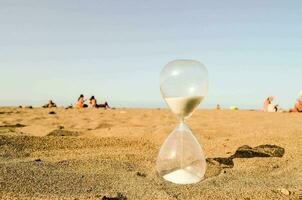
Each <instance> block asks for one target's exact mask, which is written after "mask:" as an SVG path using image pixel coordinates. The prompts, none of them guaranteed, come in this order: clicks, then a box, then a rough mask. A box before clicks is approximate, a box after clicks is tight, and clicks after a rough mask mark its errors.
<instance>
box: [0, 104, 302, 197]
mask: <svg viewBox="0 0 302 200" xmlns="http://www.w3.org/2000/svg"><path fill="white" fill-rule="evenodd" d="M51 111H54V112H55V113H53V114H49V113H50V112H51ZM176 124H177V121H176V119H175V116H174V114H172V113H171V112H170V111H169V110H168V109H165V110H163V109H116V110H102V109H99V110H94V109H86V110H76V109H69V110H65V109H62V108H56V109H26V108H22V109H19V108H0V198H1V199H102V198H103V199H106V198H109V197H117V198H116V199H302V167H301V166H302V126H301V124H302V115H301V114H299V113H297V114H289V113H262V112H255V111H214V110H196V111H195V113H194V115H193V116H192V117H191V118H190V119H189V120H188V124H189V126H190V128H191V129H192V130H193V132H194V135H195V136H196V138H197V140H198V141H199V143H200V144H202V145H203V149H204V152H205V154H206V156H207V158H208V165H207V172H206V175H205V180H203V181H201V182H199V183H197V184H192V185H176V184H173V183H170V182H167V181H165V180H164V179H163V178H160V177H158V175H157V174H156V169H155V163H156V158H157V155H158V151H159V148H160V145H161V144H162V143H163V142H164V140H165V138H166V137H167V136H168V134H169V133H170V132H171V131H172V130H173V129H174V128H175V126H176ZM262 144H273V145H278V146H280V147H283V148H284V149H285V154H284V155H283V157H254V158H245V157H242V158H239V157H236V158H233V160H231V161H230V160H229V159H223V158H227V157H230V156H231V155H232V154H234V153H235V151H236V150H237V149H238V148H239V147H241V146H243V145H249V146H251V147H255V146H259V145H262ZM105 197H106V198H105Z"/></svg>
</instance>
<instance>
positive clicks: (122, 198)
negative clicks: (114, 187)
mask: <svg viewBox="0 0 302 200" xmlns="http://www.w3.org/2000/svg"><path fill="white" fill-rule="evenodd" d="M102 200H127V197H126V196H124V195H123V194H122V193H119V192H118V193H117V196H116V197H107V196H103V198H102Z"/></svg>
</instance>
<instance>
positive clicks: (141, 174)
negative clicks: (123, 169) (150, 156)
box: [136, 172, 147, 177]
mask: <svg viewBox="0 0 302 200" xmlns="http://www.w3.org/2000/svg"><path fill="white" fill-rule="evenodd" d="M136 175H137V176H140V177H146V176H147V175H146V174H145V173H142V172H136Z"/></svg>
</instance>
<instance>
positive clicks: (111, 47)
mask: <svg viewBox="0 0 302 200" xmlns="http://www.w3.org/2000/svg"><path fill="white" fill-rule="evenodd" d="M301 7H302V1H299V0H297V1H284V0H282V1H281V0H280V1H278V0H265V1H263V0H254V1H242V0H238V1H233V0H229V1H214V0H213V1H202V0H196V1H193V0H186V1H177V0H165V1H162V0H153V1H142V0H127V1H125V0H89V1H84V0H82V1H77V0H49V1H46V0H35V1H33V0H26V1H24V0H0V91H1V93H0V105H19V104H30V105H41V104H43V103H45V102H46V101H47V100H48V99H53V100H54V101H55V102H56V103H58V104H60V105H68V104H70V103H74V101H75V100H76V98H77V97H78V95H79V94H81V93H83V94H84V95H86V96H87V97H90V95H92V94H93V95H95V96H96V97H97V98H98V99H99V101H100V102H101V101H103V100H107V101H109V103H111V104H113V106H131V107H158V106H164V103H163V100H162V98H161V96H160V93H159V73H160V70H161V69H162V67H163V66H164V65H165V64H166V63H167V62H169V61H171V60H174V59H195V60H199V61H201V62H202V63H204V64H205V65H206V66H207V67H208V71H209V76H210V77H209V79H210V88H209V94H208V96H207V98H206V100H205V102H204V106H205V107H211V106H214V105H216V104H217V103H220V104H221V105H222V107H228V106H231V105H237V106H240V107H244V108H260V107H261V106H262V102H263V99H264V98H265V97H266V96H268V95H273V96H275V97H276V100H277V102H278V103H279V104H280V105H281V107H284V108H288V107H290V106H292V105H293V103H294V102H295V99H296V98H297V93H298V91H299V90H301V89H302V78H301V75H302V54H301V53H302V12H301Z"/></svg>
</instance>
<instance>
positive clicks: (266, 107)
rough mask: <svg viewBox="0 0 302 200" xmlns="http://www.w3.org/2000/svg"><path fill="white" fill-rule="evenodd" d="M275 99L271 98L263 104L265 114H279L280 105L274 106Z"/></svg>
mask: <svg viewBox="0 0 302 200" xmlns="http://www.w3.org/2000/svg"><path fill="white" fill-rule="evenodd" d="M273 101H274V97H272V96H269V97H267V98H266V99H265V101H264V103H263V111H264V112H277V111H278V105H274V104H273Z"/></svg>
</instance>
